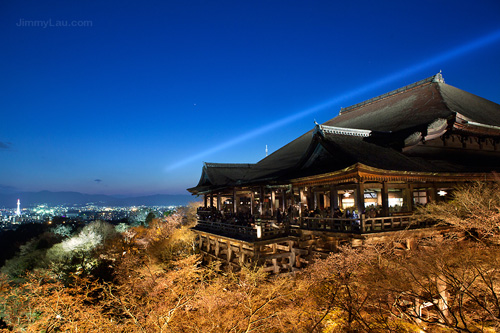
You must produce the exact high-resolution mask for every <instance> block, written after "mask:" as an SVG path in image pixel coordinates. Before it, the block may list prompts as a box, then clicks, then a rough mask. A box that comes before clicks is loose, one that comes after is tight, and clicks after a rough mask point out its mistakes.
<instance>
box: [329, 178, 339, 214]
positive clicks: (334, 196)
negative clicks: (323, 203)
mask: <svg viewBox="0 0 500 333" xmlns="http://www.w3.org/2000/svg"><path fill="white" fill-rule="evenodd" d="M337 208H339V194H338V192H337V186H335V185H331V186H330V214H331V217H333V213H334V212H335V209H337Z"/></svg>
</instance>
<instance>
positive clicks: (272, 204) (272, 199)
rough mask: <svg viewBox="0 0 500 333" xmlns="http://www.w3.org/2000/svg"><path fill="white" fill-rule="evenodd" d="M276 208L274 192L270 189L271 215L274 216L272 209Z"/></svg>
mask: <svg viewBox="0 0 500 333" xmlns="http://www.w3.org/2000/svg"><path fill="white" fill-rule="evenodd" d="M275 209H276V192H275V190H273V189H271V216H274V211H275Z"/></svg>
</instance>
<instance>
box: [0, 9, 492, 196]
mask: <svg viewBox="0 0 500 333" xmlns="http://www.w3.org/2000/svg"><path fill="white" fill-rule="evenodd" d="M338 3H340V2H336V1H285V0H283V1H234V0H232V1H72V0H64V1H41V0H34V1H23V0H3V1H1V2H0V45H1V46H0V112H1V113H0V114H1V119H0V192H9V191H40V190H50V191H79V192H84V193H96V194H97V193H99V194H123V195H129V194H130V195H131V194H134V195H141V194H154V193H165V194H177V193H187V192H186V190H185V189H186V188H188V187H192V186H195V185H196V184H197V183H198V180H199V177H200V175H201V168H202V165H203V162H204V161H205V162H238V163H254V162H257V161H259V160H260V159H262V158H263V157H265V147H266V145H268V147H269V152H270V153H271V152H273V151H275V150H277V149H278V148H280V147H281V146H283V145H284V144H286V143H287V142H289V141H291V140H293V139H294V138H296V137H298V136H300V135H301V134H303V133H305V132H306V131H308V130H310V129H312V128H313V127H314V120H316V121H317V122H319V123H321V122H324V121H326V120H328V119H331V118H333V117H334V116H336V115H337V114H338V111H339V109H340V107H346V106H349V105H352V104H355V103H358V102H361V101H363V100H365V99H368V98H371V97H374V96H377V95H379V94H382V93H385V92H388V91H390V90H393V89H397V88H399V87H402V86H404V85H407V84H410V83H413V82H415V81H418V80H420V79H424V78H426V77H429V76H431V75H434V74H436V73H437V72H439V71H440V70H442V71H443V76H444V79H445V80H446V82H447V83H448V84H451V85H452V86H455V87H458V88H460V89H463V90H465V91H468V92H471V93H474V94H476V95H479V96H481V97H484V98H487V99H489V100H492V101H494V102H496V103H500V2H499V1H498V0H492V1H470V2H464V1H436V0H433V1H418V2H407V1H394V2H390V1H366V2H362V1H342V2H341V4H338ZM72 24H73V25H76V26H70V25H72ZM43 25H46V26H43Z"/></svg>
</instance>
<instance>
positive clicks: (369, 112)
mask: <svg viewBox="0 0 500 333" xmlns="http://www.w3.org/2000/svg"><path fill="white" fill-rule="evenodd" d="M495 172H500V105H498V104H496V103H494V102H491V101H489V100H486V99H484V98H481V97H478V96H476V95H473V94H471V93H468V92H465V91H463V90H460V89H457V88H455V87H453V86H450V85H448V84H446V83H445V82H444V79H443V77H442V75H441V73H438V74H436V75H434V76H432V77H429V78H427V79H424V80H421V81H419V82H416V83H413V84H410V85H408V86H405V87H402V88H400V89H397V90H394V91H391V92H389V93H386V94H384V95H381V96H378V97H375V98H372V99H369V100H367V101H364V102H362V103H359V104H356V105H353V106H350V107H347V108H342V109H341V110H340V113H339V115H338V116H337V117H335V118H332V119H331V120H329V121H327V122H325V123H323V124H315V127H314V128H313V129H312V130H311V131H309V132H307V133H305V134H304V135H302V136H300V137H298V138H297V139H295V140H293V141H292V142H290V143H288V144H287V145H285V146H284V147H282V148H280V149H279V150H277V151H276V152H274V153H273V154H271V155H269V156H267V157H266V158H264V159H262V160H261V161H259V162H257V163H255V164H223V163H204V165H203V170H202V175H201V178H200V181H199V183H198V185H196V186H195V187H193V188H190V189H188V190H189V191H190V192H191V193H192V194H194V195H202V196H203V199H204V205H203V207H201V208H200V209H199V211H198V217H199V219H198V223H197V225H196V226H195V227H194V228H193V231H194V232H195V233H197V235H198V239H199V246H200V250H201V251H202V253H203V254H204V255H205V258H206V259H207V260H211V259H216V260H219V261H220V262H222V263H225V264H227V265H229V266H239V265H242V264H245V263H251V262H255V263H258V264H260V265H263V266H265V267H266V269H267V270H269V271H273V272H276V273H278V272H283V271H293V270H294V269H296V268H298V267H301V266H302V265H304V264H307V262H308V261H309V260H310V258H312V257H313V256H314V255H322V254H325V253H328V252H329V251H332V250H335V248H336V247H337V246H339V245H340V244H344V243H350V244H352V245H353V246H367V245H369V244H370V242H373V241H374V240H380V239H383V238H384V237H387V236H388V235H390V234H392V235H394V234H395V233H401V232H404V233H405V235H406V236H405V237H406V240H404V241H402V243H401V247H402V248H408V247H410V246H411V244H414V242H413V241H414V240H415V239H416V238H418V237H426V232H430V230H429V229H425V225H422V224H418V223H416V222H415V221H412V218H411V213H412V211H414V210H415V208H416V207H418V206H419V205H425V204H427V203H429V202H432V201H440V200H446V199H447V198H449V197H450V195H451V194H452V191H453V188H454V187H456V186H457V185H459V184H462V183H465V182H472V181H494V179H495ZM401 230H403V231H401ZM433 230H434V231H433V232H434V233H435V232H436V231H435V229H433ZM412 242H413V243H412Z"/></svg>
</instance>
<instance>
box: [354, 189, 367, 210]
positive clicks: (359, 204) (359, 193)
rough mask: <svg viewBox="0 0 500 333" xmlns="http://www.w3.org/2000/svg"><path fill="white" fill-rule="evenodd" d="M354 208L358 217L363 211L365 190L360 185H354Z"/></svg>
mask: <svg viewBox="0 0 500 333" xmlns="http://www.w3.org/2000/svg"><path fill="white" fill-rule="evenodd" d="M355 193H356V208H357V210H358V214H359V216H361V214H363V213H364V211H365V190H364V186H363V184H361V183H359V182H358V183H357V184H356V192H355Z"/></svg>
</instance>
